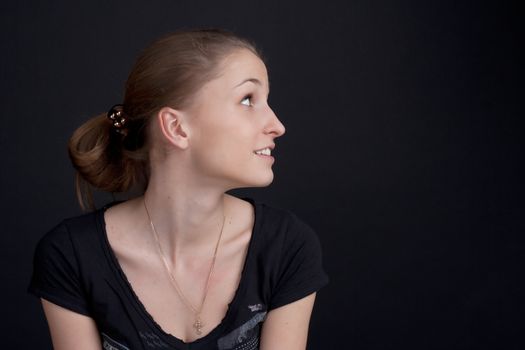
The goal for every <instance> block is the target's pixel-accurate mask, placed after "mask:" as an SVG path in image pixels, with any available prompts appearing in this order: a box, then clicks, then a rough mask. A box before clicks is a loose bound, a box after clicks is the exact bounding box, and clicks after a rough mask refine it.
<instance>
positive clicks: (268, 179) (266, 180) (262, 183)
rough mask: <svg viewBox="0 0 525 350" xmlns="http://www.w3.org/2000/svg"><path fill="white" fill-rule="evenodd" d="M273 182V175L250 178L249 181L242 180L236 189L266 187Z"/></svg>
mask: <svg viewBox="0 0 525 350" xmlns="http://www.w3.org/2000/svg"><path fill="white" fill-rule="evenodd" d="M272 182H273V173H271V174H270V175H268V176H260V175H259V176H258V177H252V178H249V179H243V181H240V182H239V183H238V184H237V185H238V187H237V188H247V187H267V186H270V184H271V183H272Z"/></svg>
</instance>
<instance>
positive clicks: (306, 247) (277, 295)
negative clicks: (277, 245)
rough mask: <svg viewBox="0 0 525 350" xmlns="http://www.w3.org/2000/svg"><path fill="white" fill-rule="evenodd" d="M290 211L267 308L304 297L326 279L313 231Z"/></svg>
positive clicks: (276, 306)
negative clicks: (276, 276)
mask: <svg viewBox="0 0 525 350" xmlns="http://www.w3.org/2000/svg"><path fill="white" fill-rule="evenodd" d="M290 214H291V219H290V223H289V225H288V228H287V231H286V235H285V237H284V239H283V246H282V250H281V257H280V262H279V266H278V278H277V283H276V285H275V288H274V291H273V293H272V296H271V301H270V305H269V310H271V309H275V308H278V307H280V306H283V305H286V304H289V303H291V302H294V301H296V300H299V299H301V298H303V297H306V296H307V295H310V294H311V293H313V292H316V291H318V290H319V289H320V288H322V287H323V286H325V285H326V284H327V283H328V281H329V279H328V276H327V275H326V273H325V271H324V269H323V265H322V251H321V245H320V242H319V238H318V237H317V234H316V232H315V231H314V230H313V229H312V228H311V227H310V226H309V225H308V224H306V223H305V222H304V221H302V220H300V219H299V218H298V217H297V216H296V215H295V214H293V213H290Z"/></svg>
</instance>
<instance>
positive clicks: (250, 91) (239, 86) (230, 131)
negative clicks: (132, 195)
mask: <svg viewBox="0 0 525 350" xmlns="http://www.w3.org/2000/svg"><path fill="white" fill-rule="evenodd" d="M222 67H223V68H222V74H221V75H220V76H219V78H217V79H215V80H212V81H210V82H208V83H207V84H205V85H204V86H203V88H202V89H201V90H200V91H199V93H198V94H197V97H196V103H195V104H194V105H193V107H191V110H190V111H189V113H190V115H191V116H190V118H188V124H189V128H190V133H191V136H190V141H189V142H190V147H189V148H188V150H189V151H190V152H191V159H192V160H193V162H194V164H193V166H194V167H195V169H196V170H197V171H198V173H199V174H200V175H201V176H203V179H202V180H204V181H205V182H206V181H207V182H210V183H211V182H215V183H216V182H217V181H219V182H222V183H221V184H220V185H222V186H225V187H227V188H228V189H231V188H241V187H262V186H268V185H269V184H270V183H271V182H272V181H273V171H272V165H273V163H274V161H279V160H278V159H276V160H274V158H272V157H268V156H264V155H258V154H256V153H255V151H257V150H261V149H263V148H265V147H268V146H269V147H270V148H272V147H273V145H275V139H276V138H277V137H279V136H282V135H283V134H284V133H285V127H284V125H283V124H282V123H281V122H280V121H279V119H278V118H277V116H276V115H275V113H274V112H273V110H272V109H271V108H270V106H269V105H268V94H269V83H268V73H267V70H266V67H265V65H264V63H263V62H262V61H261V59H259V58H258V57H257V56H256V55H254V54H253V53H252V52H251V51H249V50H246V49H240V50H237V51H235V52H233V53H232V54H231V55H229V56H228V57H227V58H225V60H224V61H223V65H222ZM272 153H273V151H272ZM272 156H274V155H273V154H272Z"/></svg>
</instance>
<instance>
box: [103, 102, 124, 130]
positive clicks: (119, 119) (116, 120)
mask: <svg viewBox="0 0 525 350" xmlns="http://www.w3.org/2000/svg"><path fill="white" fill-rule="evenodd" d="M123 107H124V106H123V105H122V104H116V105H114V106H113V107H111V108H110V110H109V111H108V113H107V117H108V119H109V120H110V121H111V122H112V124H113V129H114V130H115V131H116V132H118V133H119V134H122V135H126V134H127V129H126V127H125V125H126V122H127V118H126V115H125V113H124V110H123Z"/></svg>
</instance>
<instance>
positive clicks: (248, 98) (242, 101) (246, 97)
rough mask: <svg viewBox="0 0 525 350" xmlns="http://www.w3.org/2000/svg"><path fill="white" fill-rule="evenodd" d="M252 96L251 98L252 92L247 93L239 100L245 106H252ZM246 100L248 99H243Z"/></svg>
mask: <svg viewBox="0 0 525 350" xmlns="http://www.w3.org/2000/svg"><path fill="white" fill-rule="evenodd" d="M252 98H253V96H252V94H248V95H246V96H244V97H243V99H242V100H241V104H243V105H245V106H253V105H252ZM248 100H249V102H248V103H245V102H244V101H248Z"/></svg>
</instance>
